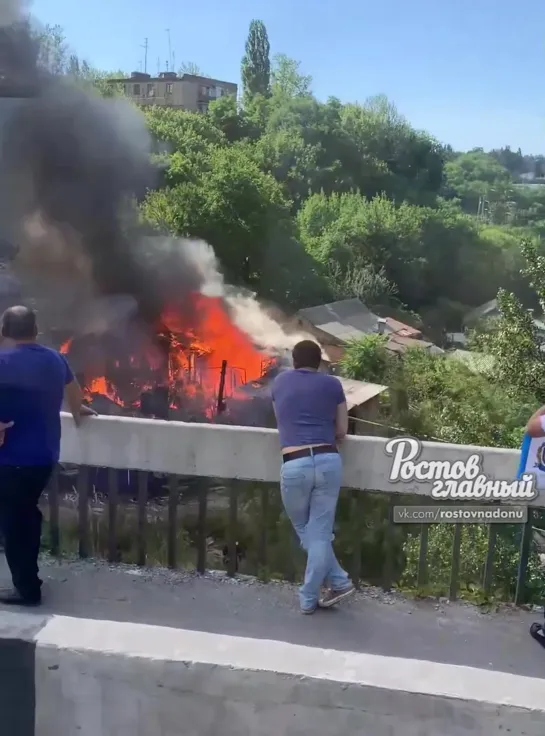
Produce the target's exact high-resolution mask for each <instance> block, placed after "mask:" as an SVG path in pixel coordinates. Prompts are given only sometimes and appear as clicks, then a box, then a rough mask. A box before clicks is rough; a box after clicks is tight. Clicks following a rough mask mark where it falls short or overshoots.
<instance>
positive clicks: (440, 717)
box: [0, 613, 545, 736]
mask: <svg viewBox="0 0 545 736" xmlns="http://www.w3.org/2000/svg"><path fill="white" fill-rule="evenodd" d="M0 663H1V664H0V673H2V682H1V683H0V700H1V701H2V702H1V705H2V733H6V736H7V734H9V735H10V736H12V735H13V736H59V735H60V734H62V736H215V735H216V734H217V735H218V736H291V735H293V736H295V735H296V734H315V735H316V736H330V735H331V734H338V735H339V736H345V735H346V736H357V735H359V734H362V735H364V734H365V736H368V735H369V734H372V736H398V735H399V734H403V736H438V734H441V736H461V735H462V734H472V735H473V736H475V734H480V735H481V736H492V734H499V733H510V734H511V736H522V734H525V736H543V733H545V681H544V680H542V679H538V678H531V677H522V676H518V675H512V674H508V673H502V672H493V671H489V670H479V669H475V668H471V667H461V666H455V665H447V664H440V663H435V662H428V661H420V660H410V659H397V658H393V657H383V656H379V655H371V654H360V653H355V652H343V651H335V650H326V649H318V648H310V647H303V646H298V645H295V644H288V643H286V642H278V641H267V640H261V639H249V638H248V639H247V638H241V637H234V636H224V635H219V634H209V633H203V632H196V631H185V630H179V629H171V628H164V627H158V626H147V625H142V624H134V623H118V622H111V621H99V620H88V619H75V618H68V617H64V616H53V617H52V618H46V617H44V616H28V615H27V616H20V615H18V614H3V613H0ZM7 664H9V665H10V667H9V671H8V668H7V667H6V666H4V665H7ZM10 673H11V674H10ZM6 729H7V730H6Z"/></svg>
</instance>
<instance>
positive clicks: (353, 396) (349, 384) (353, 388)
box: [337, 376, 388, 411]
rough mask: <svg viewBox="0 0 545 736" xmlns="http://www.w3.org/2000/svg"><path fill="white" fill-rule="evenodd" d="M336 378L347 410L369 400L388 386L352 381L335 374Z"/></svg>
mask: <svg viewBox="0 0 545 736" xmlns="http://www.w3.org/2000/svg"><path fill="white" fill-rule="evenodd" d="M337 378H338V379H339V381H340V382H341V384H342V387H343V389H344V395H345V396H346V405H347V407H348V411H351V410H352V409H355V408H356V406H361V405H362V404H366V403H367V402H368V401H371V399H374V398H375V396H378V395H379V394H382V393H384V391H387V390H388V386H381V385H380V384H378V383H365V382H364V381H354V380H353V379H351V378H341V377H340V376H337Z"/></svg>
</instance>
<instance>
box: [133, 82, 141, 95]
mask: <svg viewBox="0 0 545 736" xmlns="http://www.w3.org/2000/svg"><path fill="white" fill-rule="evenodd" d="M132 93H133V95H134V96H135V97H140V85H139V84H133V86H132Z"/></svg>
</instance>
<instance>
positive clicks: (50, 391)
mask: <svg viewBox="0 0 545 736" xmlns="http://www.w3.org/2000/svg"><path fill="white" fill-rule="evenodd" d="M1 326H2V344H1V347H0V533H1V535H2V537H3V544H4V553H5V556H6V561H7V563H8V567H9V569H10V572H11V577H12V582H13V587H14V589H13V590H8V591H0V603H1V604H4V605H22V606H37V605H39V604H40V603H41V601H42V590H41V589H42V581H41V580H40V578H39V569H38V555H39V552H40V539H41V532H42V513H41V511H40V509H39V507H38V502H39V499H40V496H41V495H42V493H43V491H44V489H45V487H46V486H47V483H48V481H49V478H50V477H51V474H52V472H53V469H54V467H55V465H56V464H57V463H58V461H59V454H60V441H61V419H60V412H61V408H62V404H63V400H66V403H67V405H68V408H69V410H70V412H71V414H72V416H73V418H74V421H75V423H76V426H79V425H80V422H81V417H82V416H85V415H95V414H96V412H94V411H93V410H92V409H90V408H89V407H87V406H85V405H84V404H82V393H81V389H80V387H79V385H78V383H77V381H76V379H75V378H74V375H73V373H72V371H71V370H70V367H69V365H68V363H67V361H66V359H65V357H64V356H63V355H60V353H58V352H56V351H55V350H51V349H50V348H47V347H45V346H43V345H40V344H39V343H38V342H37V337H38V325H37V321H36V314H35V313H34V311H32V310H31V309H29V308H28V307H24V306H14V307H10V308H9V309H7V310H6V311H5V312H4V314H3V316H2V322H1Z"/></svg>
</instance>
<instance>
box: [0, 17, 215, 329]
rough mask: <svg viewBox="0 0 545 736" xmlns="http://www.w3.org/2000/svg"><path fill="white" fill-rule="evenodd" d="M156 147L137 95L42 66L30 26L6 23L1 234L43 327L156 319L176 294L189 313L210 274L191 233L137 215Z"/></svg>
mask: <svg viewBox="0 0 545 736" xmlns="http://www.w3.org/2000/svg"><path fill="white" fill-rule="evenodd" d="M12 15H13V14H12ZM1 20H2V19H1V16H0V22H1ZM9 20H10V21H11V20H12V17H11V16H9ZM2 111H3V112H4V114H3V115H2ZM150 153H151V141H150V138H149V135H148V132H147V130H146V126H145V123H144V119H143V116H142V115H141V114H140V113H139V112H138V111H136V110H135V109H134V108H133V107H132V106H131V105H130V104H129V103H128V102H126V101H124V100H120V99H103V98H101V97H99V96H97V95H94V94H93V93H91V92H88V91H85V90H84V89H81V88H79V87H78V86H76V85H75V84H74V83H72V82H71V81H70V80H68V79H66V78H60V77H54V76H52V75H51V74H48V73H46V72H45V71H43V70H42V69H40V67H39V64H38V46H37V43H36V41H35V39H34V37H33V35H32V32H31V30H30V26H29V24H28V23H27V22H24V21H22V20H21V21H20V22H17V23H13V24H11V25H6V26H4V27H2V28H0V237H1V238H2V242H3V243H9V244H10V245H11V246H12V247H13V248H14V252H15V257H14V259H13V264H12V268H13V272H14V273H15V275H16V276H17V278H18V280H19V282H20V284H21V287H22V290H23V295H24V296H26V297H27V298H30V297H32V298H36V299H38V302H39V304H41V305H42V307H41V315H40V316H41V322H42V327H46V328H48V327H50V328H57V329H59V328H63V329H66V330H71V331H73V332H75V333H78V332H81V333H85V332H86V331H87V332H89V331H94V330H98V331H100V329H104V328H107V327H108V325H109V324H111V323H112V321H114V322H115V321H116V320H118V319H119V318H120V317H122V318H123V319H126V318H127V316H128V315H129V314H131V315H133V316H135V315H136V316H137V318H138V320H139V321H141V322H143V323H146V324H156V323H157V320H158V319H159V316H160V314H161V310H162V308H163V306H164V304H165V303H166V302H178V304H179V305H180V308H181V309H185V310H187V309H188V304H187V303H184V297H185V296H186V295H187V294H188V293H189V292H191V291H194V290H198V289H199V288H200V286H201V284H202V280H203V277H202V273H201V272H200V271H199V268H198V267H197V266H196V265H195V263H194V262H192V261H191V259H190V258H189V256H188V254H186V252H185V245H184V241H180V240H169V239H168V238H162V237H159V236H156V235H153V234H151V233H150V232H146V231H145V229H144V228H143V226H141V224H140V223H139V221H138V215H137V208H136V205H135V201H136V200H137V199H138V198H141V197H142V196H143V195H144V194H145V192H146V191H147V190H148V189H149V188H153V187H154V186H155V184H156V183H157V171H156V169H155V168H154V167H153V166H152V164H151V163H150ZM10 298H11V297H10ZM44 320H45V321H46V322H47V324H46V325H44V324H43V322H44ZM99 325H100V326H101V327H100V328H99V327H98V326H99Z"/></svg>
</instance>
